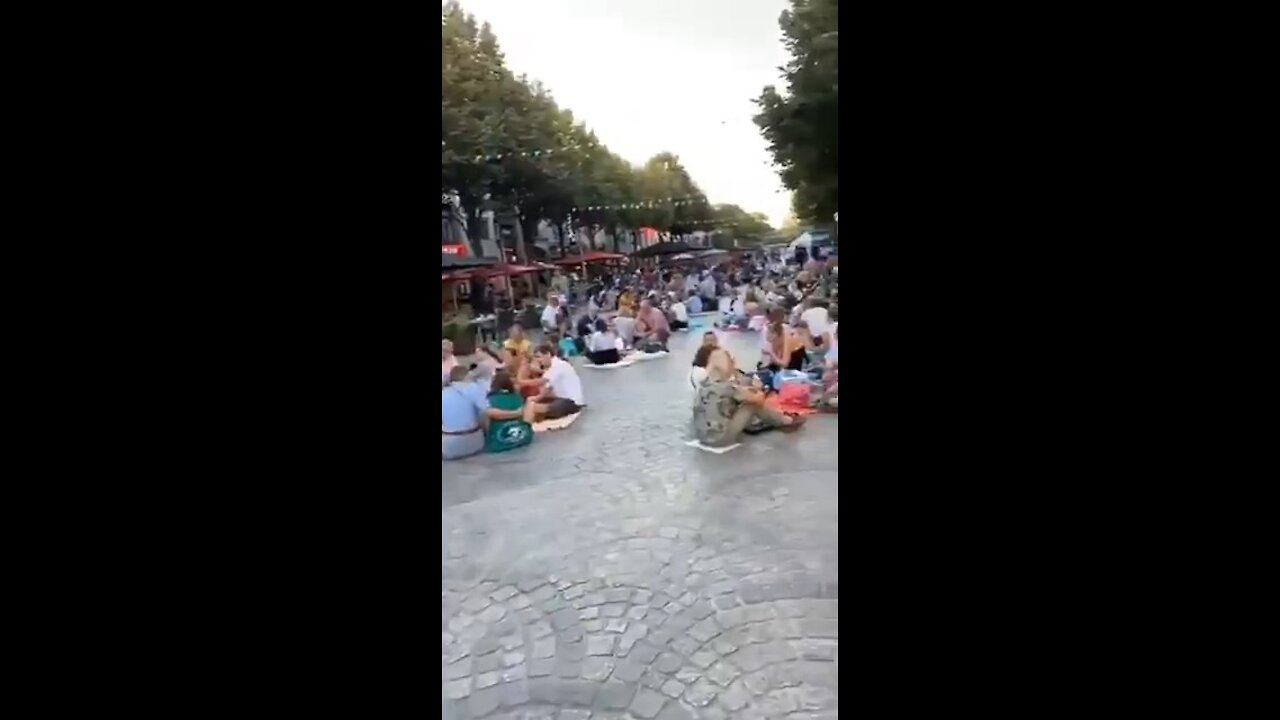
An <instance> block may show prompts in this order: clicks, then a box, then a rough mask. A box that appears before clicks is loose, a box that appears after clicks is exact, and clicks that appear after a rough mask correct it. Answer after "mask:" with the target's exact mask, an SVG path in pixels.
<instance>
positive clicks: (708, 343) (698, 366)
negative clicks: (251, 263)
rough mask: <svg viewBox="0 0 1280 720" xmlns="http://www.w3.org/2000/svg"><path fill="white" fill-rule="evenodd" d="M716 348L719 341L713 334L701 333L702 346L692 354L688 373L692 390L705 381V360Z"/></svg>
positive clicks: (709, 332) (718, 345)
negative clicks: (691, 366) (691, 362)
mask: <svg viewBox="0 0 1280 720" xmlns="http://www.w3.org/2000/svg"><path fill="white" fill-rule="evenodd" d="M718 347H720V339H719V338H717V337H716V334H715V333H713V332H711V331H710V330H708V331H707V332H704V333H702V344H701V345H699V346H698V349H697V351H696V352H694V353H693V369H692V370H690V371H689V384H690V385H692V386H693V389H695V390H697V389H698V385H699V383H701V382H702V381H703V380H706V379H707V358H709V357H711V353H712V351H714V350H715V349H716V348H718Z"/></svg>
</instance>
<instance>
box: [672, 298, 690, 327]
mask: <svg viewBox="0 0 1280 720" xmlns="http://www.w3.org/2000/svg"><path fill="white" fill-rule="evenodd" d="M671 312H672V313H673V314H674V315H675V316H676V319H677V320H679V321H680V322H683V323H687V322H689V311H688V310H686V309H685V306H684V303H682V302H675V303H672V304H671Z"/></svg>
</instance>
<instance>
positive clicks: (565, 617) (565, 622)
mask: <svg viewBox="0 0 1280 720" xmlns="http://www.w3.org/2000/svg"><path fill="white" fill-rule="evenodd" d="M576 622H578V611H577V610H574V609H573V608H564V609H562V610H557V611H556V613H555V614H554V615H552V616H551V626H552V627H554V628H555V629H556V630H563V629H565V628H567V627H569V626H570V625H573V624H574V623H576Z"/></svg>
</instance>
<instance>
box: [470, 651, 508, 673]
mask: <svg viewBox="0 0 1280 720" xmlns="http://www.w3.org/2000/svg"><path fill="white" fill-rule="evenodd" d="M501 664H502V655H500V654H498V653H496V652H491V653H489V654H488V655H477V656H475V657H474V658H473V659H472V662H471V672H473V673H482V672H491V671H493V670H497V669H498V666H500V665H501Z"/></svg>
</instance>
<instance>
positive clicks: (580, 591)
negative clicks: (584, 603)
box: [560, 585, 587, 600]
mask: <svg viewBox="0 0 1280 720" xmlns="http://www.w3.org/2000/svg"><path fill="white" fill-rule="evenodd" d="M586 592H587V586H586V585H574V586H573V587H569V588H565V590H564V592H562V593H561V594H560V596H561V597H563V598H564V599H565V600H576V599H578V598H580V597H582V596H583V595H584V594H586Z"/></svg>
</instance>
